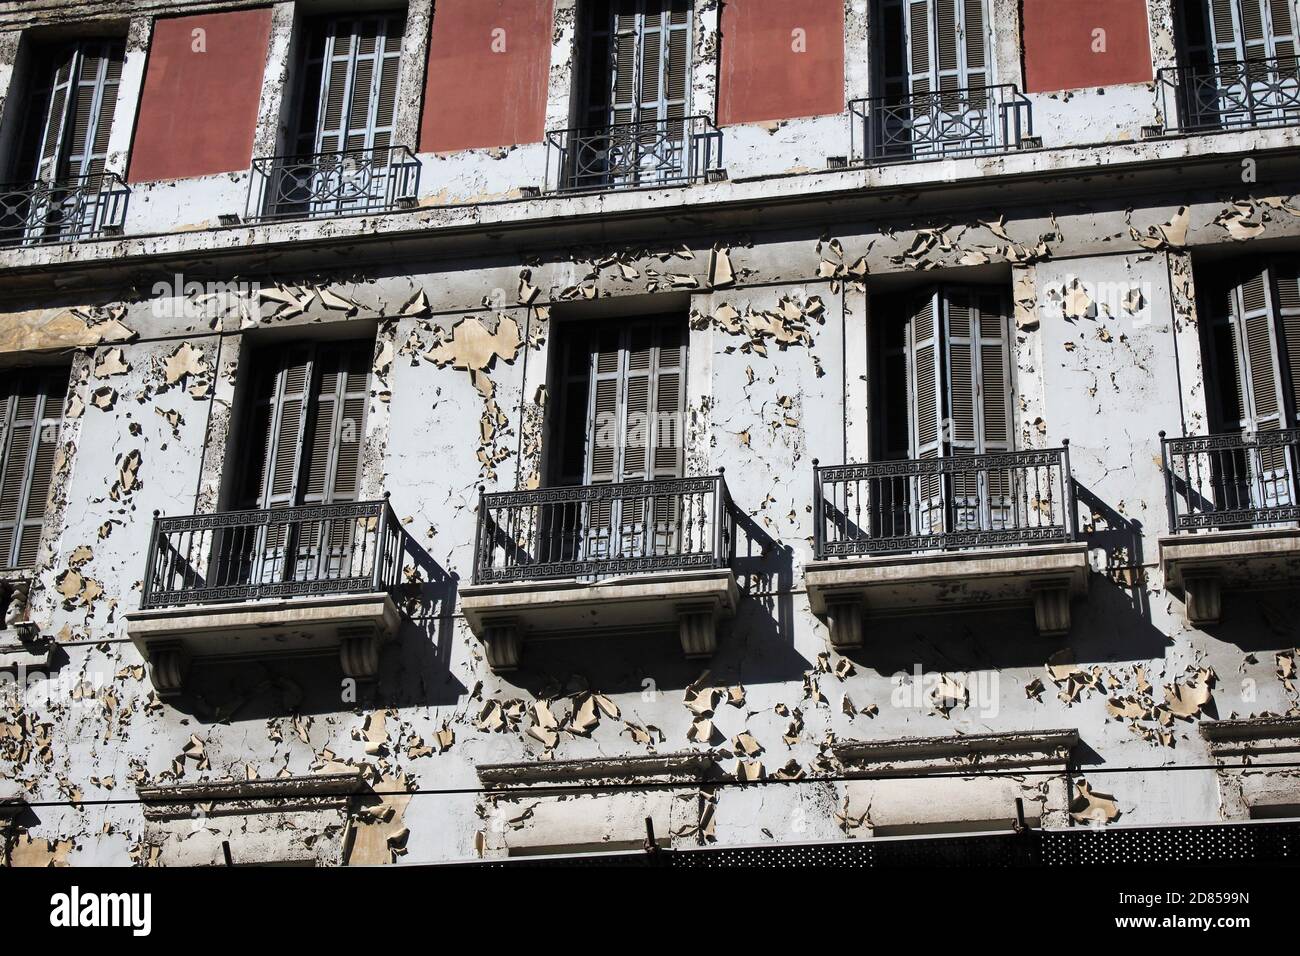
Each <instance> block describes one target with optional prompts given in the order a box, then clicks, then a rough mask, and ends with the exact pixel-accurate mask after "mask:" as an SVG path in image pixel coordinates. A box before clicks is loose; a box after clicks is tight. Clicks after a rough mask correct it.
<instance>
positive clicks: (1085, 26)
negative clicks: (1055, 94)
mask: <svg viewBox="0 0 1300 956" xmlns="http://www.w3.org/2000/svg"><path fill="white" fill-rule="evenodd" d="M1022 9H1023V11H1024V12H1023V17H1024V20H1023V23H1022V27H1023V29H1022V42H1023V44H1024V55H1025V90H1026V92H1029V93H1047V92H1051V91H1054V90H1078V89H1084V88H1086V87H1096V86H1111V85H1114V84H1116V83H1149V82H1151V39H1150V35H1149V32H1148V30H1147V0H1088V2H1087V3H1081V2H1079V0H1023V8H1022ZM1095 30H1104V31H1105V34H1104V36H1099V35H1095V34H1094V31H1095ZM1099 39H1103V40H1104V45H1105V49H1104V51H1102V50H1099V49H1094V47H1097V46H1099V42H1098V41H1099Z"/></svg>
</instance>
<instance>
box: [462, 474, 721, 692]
mask: <svg viewBox="0 0 1300 956" xmlns="http://www.w3.org/2000/svg"><path fill="white" fill-rule="evenodd" d="M476 540H477V545H476V549H475V559H474V584H473V585H472V586H471V587H467V588H462V589H461V591H460V599H461V610H462V611H463V612H464V614H465V618H466V620H467V621H468V622H469V625H470V628H471V629H472V630H473V631H474V633H475V634H476V635H477V636H478V637H479V639H480V640H481V641H482V642H483V644H484V646H485V648H486V650H487V658H488V663H489V664H490V665H491V666H492V668H493V669H494V670H511V669H513V668H515V667H518V666H519V658H520V654H521V651H522V647H523V643H524V641H525V640H528V641H533V640H541V639H544V638H548V637H549V638H563V637H574V636H580V635H585V634H606V635H612V634H619V633H646V632H654V631H660V630H675V631H676V632H677V634H678V636H679V638H680V639H681V644H682V650H683V651H684V652H685V653H686V656H687V657H707V656H709V655H711V654H712V653H713V651H714V650H715V649H716V647H717V625H718V622H719V620H721V619H722V618H724V617H730V616H731V615H733V614H734V613H735V610H736V602H737V599H738V593H737V587H736V576H735V574H734V573H733V572H732V570H731V562H732V557H733V555H734V552H735V541H736V534H735V524H734V519H733V517H732V506H731V499H730V497H729V496H728V494H727V485H726V482H725V481H724V480H723V477H722V475H715V476H710V477H705V478H672V479H660V480H657V481H632V482H623V483H620V484H606V485H577V486H571V487H564V488H542V489H537V490H533V491H509V492H501V493H496V494H486V493H485V494H482V495H481V497H480V499H479V512H478V533H477V539H476Z"/></svg>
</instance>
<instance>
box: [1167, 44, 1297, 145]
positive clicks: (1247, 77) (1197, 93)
mask: <svg viewBox="0 0 1300 956" xmlns="http://www.w3.org/2000/svg"><path fill="white" fill-rule="evenodd" d="M1156 89H1157V90H1158V91H1159V94H1158V95H1159V98H1160V104H1159V105H1160V110H1161V113H1162V115H1163V116H1164V118H1165V128H1166V129H1168V130H1171V131H1176V132H1183V133H1194V132H1204V131H1207V130H1231V129H1249V128H1258V127H1265V126H1287V125H1290V124H1294V123H1300V64H1297V61H1296V58H1295V57H1294V56H1290V57H1281V58H1276V57H1275V58H1272V59H1260V60H1248V61H1246V62H1230V63H1218V64H1215V65H1214V66H1212V67H1206V68H1199V69H1193V68H1190V67H1166V68H1165V69H1162V70H1160V71H1159V72H1158V73H1157V74H1156Z"/></svg>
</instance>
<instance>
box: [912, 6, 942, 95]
mask: <svg viewBox="0 0 1300 956" xmlns="http://www.w3.org/2000/svg"><path fill="white" fill-rule="evenodd" d="M933 2H934V0H907V24H906V26H907V71H908V87H909V92H911V93H913V94H918V95H920V94H925V93H929V92H931V91H932V90H933V89H934V88H935V86H936V84H935V81H934V64H935V58H934V56H933V55H932V50H931V44H932V43H933V42H934V31H933V30H932V28H931V24H930V17H931V13H932V12H933V8H932V3H933Z"/></svg>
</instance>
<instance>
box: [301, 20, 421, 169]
mask: <svg viewBox="0 0 1300 956" xmlns="http://www.w3.org/2000/svg"><path fill="white" fill-rule="evenodd" d="M405 30H406V20H405V17H403V16H396V15H394V16H378V17H364V18H344V19H337V20H328V21H323V22H321V23H320V24H318V25H317V26H316V28H315V32H314V33H313V38H312V40H311V43H310V48H311V53H310V54H309V59H308V63H307V69H306V71H305V81H304V92H303V110H304V112H303V117H302V121H303V127H304V128H303V134H302V147H301V148H302V149H303V151H304V152H305V151H310V152H314V153H337V152H342V151H345V150H364V149H371V148H376V149H386V148H387V147H389V146H391V145H393V141H392V138H393V129H394V122H395V116H396V110H397V95H398V75H399V72H400V67H401V52H402V35H403V33H404V32H405ZM308 124H310V125H308ZM309 146H310V149H308V147H309ZM380 158H381V159H382V158H383V157H380Z"/></svg>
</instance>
